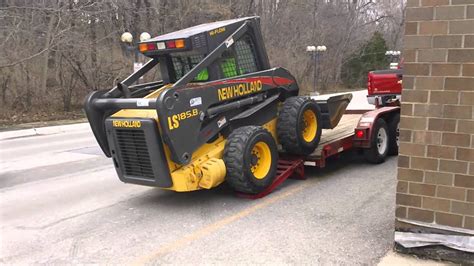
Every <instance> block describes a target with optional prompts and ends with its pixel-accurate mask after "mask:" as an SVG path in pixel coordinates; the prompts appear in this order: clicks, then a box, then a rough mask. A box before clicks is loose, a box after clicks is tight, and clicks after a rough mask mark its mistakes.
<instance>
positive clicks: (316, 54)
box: [306, 45, 327, 92]
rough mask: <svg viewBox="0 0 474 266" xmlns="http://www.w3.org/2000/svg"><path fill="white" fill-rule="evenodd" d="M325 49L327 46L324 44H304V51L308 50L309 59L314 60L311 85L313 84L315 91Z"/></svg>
mask: <svg viewBox="0 0 474 266" xmlns="http://www.w3.org/2000/svg"><path fill="white" fill-rule="evenodd" d="M326 51H327V47H326V46H325V45H321V46H319V45H318V46H314V45H309V46H306V52H308V53H309V54H310V56H311V59H312V60H313V62H314V67H313V86H314V91H315V92H316V87H317V83H318V80H319V75H320V72H321V69H320V65H321V58H322V55H323V53H324V52H326Z"/></svg>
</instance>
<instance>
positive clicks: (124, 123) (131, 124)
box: [112, 120, 142, 128]
mask: <svg viewBox="0 0 474 266" xmlns="http://www.w3.org/2000/svg"><path fill="white" fill-rule="evenodd" d="M112 126H114V127H126V128H140V127H141V126H142V123H141V122H140V121H138V120H113V121H112Z"/></svg>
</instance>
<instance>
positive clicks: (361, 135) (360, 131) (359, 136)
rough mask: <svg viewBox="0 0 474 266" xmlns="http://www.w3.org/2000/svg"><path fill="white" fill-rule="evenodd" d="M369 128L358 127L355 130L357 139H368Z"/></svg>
mask: <svg viewBox="0 0 474 266" xmlns="http://www.w3.org/2000/svg"><path fill="white" fill-rule="evenodd" d="M366 131H367V130H366V129H356V130H355V137H356V139H361V140H363V139H366V138H367V132H366Z"/></svg>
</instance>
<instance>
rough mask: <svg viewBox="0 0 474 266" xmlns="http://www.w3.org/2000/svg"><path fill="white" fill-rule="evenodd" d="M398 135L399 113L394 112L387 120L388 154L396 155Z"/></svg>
mask: <svg viewBox="0 0 474 266" xmlns="http://www.w3.org/2000/svg"><path fill="white" fill-rule="evenodd" d="M399 136H400V114H399V113H396V114H394V115H393V116H392V118H391V119H390V121H389V122H388V137H389V143H388V155H398V146H399V144H398V143H399V142H398V138H399Z"/></svg>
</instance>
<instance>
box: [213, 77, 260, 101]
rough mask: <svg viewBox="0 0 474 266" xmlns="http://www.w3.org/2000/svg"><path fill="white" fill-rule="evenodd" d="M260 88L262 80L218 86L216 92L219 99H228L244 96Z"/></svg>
mask: <svg viewBox="0 0 474 266" xmlns="http://www.w3.org/2000/svg"><path fill="white" fill-rule="evenodd" d="M261 90H262V81H260V80H256V81H252V82H246V83H240V84H235V85H231V86H229V87H224V88H220V89H219V90H218V91H217V93H218V96H219V101H225V100H229V99H232V98H235V97H240V96H245V95H248V94H252V93H255V92H259V91H261Z"/></svg>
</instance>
